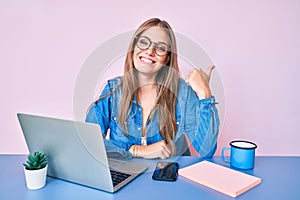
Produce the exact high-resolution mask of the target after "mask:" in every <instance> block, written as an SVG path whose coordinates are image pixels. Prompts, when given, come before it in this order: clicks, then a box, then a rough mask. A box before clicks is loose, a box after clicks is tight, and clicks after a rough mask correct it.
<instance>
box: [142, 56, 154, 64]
mask: <svg viewBox="0 0 300 200" xmlns="http://www.w3.org/2000/svg"><path fill="white" fill-rule="evenodd" d="M141 61H143V62H145V63H153V61H152V60H149V59H147V58H144V57H142V58H141Z"/></svg>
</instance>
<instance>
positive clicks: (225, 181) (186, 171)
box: [178, 161, 261, 197]
mask: <svg viewBox="0 0 300 200" xmlns="http://www.w3.org/2000/svg"><path fill="white" fill-rule="evenodd" d="M178 173H179V175H181V176H184V177H186V178H188V179H190V180H192V181H195V182H197V183H200V184H202V185H205V186H207V187H210V188H212V189H214V190H217V191H220V192H222V193H224V194H227V195H229V196H232V197H237V196H238V195H240V194H242V193H244V192H246V191H247V190H249V189H251V188H253V187H255V186H256V185H258V184H259V183H261V178H258V177H255V176H251V175H248V174H245V173H242V172H239V171H236V170H233V169H230V168H227V167H223V166H221V165H218V164H214V163H211V162H208V161H202V162H199V163H196V164H194V165H191V166H188V167H185V168H182V169H179V171H178Z"/></svg>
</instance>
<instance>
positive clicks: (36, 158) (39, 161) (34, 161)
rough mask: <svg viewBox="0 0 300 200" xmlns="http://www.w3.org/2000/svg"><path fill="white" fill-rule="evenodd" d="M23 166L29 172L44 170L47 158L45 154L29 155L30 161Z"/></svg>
mask: <svg viewBox="0 0 300 200" xmlns="http://www.w3.org/2000/svg"><path fill="white" fill-rule="evenodd" d="M23 165H24V167H25V169H27V170H38V169H42V168H44V167H46V165H47V157H46V155H45V154H44V153H43V152H39V151H36V152H34V153H33V154H29V155H28V159H27V161H26V163H23Z"/></svg>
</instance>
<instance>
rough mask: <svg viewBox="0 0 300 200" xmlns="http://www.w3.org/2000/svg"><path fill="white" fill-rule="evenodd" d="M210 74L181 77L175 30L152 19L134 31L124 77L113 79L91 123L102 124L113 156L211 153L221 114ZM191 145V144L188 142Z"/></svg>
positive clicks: (92, 110) (93, 110)
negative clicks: (218, 112)
mask: <svg viewBox="0 0 300 200" xmlns="http://www.w3.org/2000/svg"><path fill="white" fill-rule="evenodd" d="M213 68H214V66H210V67H209V68H208V70H207V72H206V73H205V72H203V71H202V70H201V69H194V70H192V71H191V72H190V73H189V75H188V76H187V77H186V79H185V80H182V79H181V78H180V77H179V68H178V62H177V47H176V41H175V36H174V33H173V31H172V29H171V27H170V25H169V24H168V23H167V22H166V21H162V20H160V19H157V18H153V19H150V20H147V21H146V22H144V23H143V24H142V25H141V26H140V27H139V28H138V29H137V31H136V32H135V33H134V35H133V37H132V39H131V41H130V45H129V49H128V52H127V56H126V60H125V67H124V75H123V76H122V77H117V78H114V79H112V80H109V81H108V83H107V85H106V86H105V88H104V89H103V91H102V94H101V95H100V97H99V98H98V99H97V100H96V101H95V102H94V103H93V104H92V105H91V107H90V109H89V111H88V114H87V117H86V121H87V122H92V123H98V124H99V125H100V127H101V129H102V132H103V136H104V137H105V136H106V135H107V132H108V130H110V139H105V145H106V150H107V152H108V155H111V156H113V155H115V154H114V153H120V154H122V155H125V156H126V155H127V156H128V155H129V156H133V157H143V158H148V159H152V158H162V159H165V158H168V157H170V156H171V155H186V154H189V152H190V151H189V150H191V149H192V150H193V151H196V152H197V153H198V154H199V155H200V156H203V157H210V156H212V155H213V154H214V152H215V150H216V141H217V137H218V128H219V118H218V114H217V110H216V107H215V99H214V97H213V96H212V95H211V91H210V88H209V79H210V75H211V72H212V70H213ZM187 144H191V145H187Z"/></svg>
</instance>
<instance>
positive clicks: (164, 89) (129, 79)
mask: <svg viewBox="0 0 300 200" xmlns="http://www.w3.org/2000/svg"><path fill="white" fill-rule="evenodd" d="M154 26H158V27H160V28H162V29H163V30H164V31H165V32H166V34H167V36H168V39H169V42H170V44H169V45H170V50H169V52H168V56H169V59H168V62H167V63H166V66H164V67H162V68H161V70H160V71H159V72H158V75H157V77H156V85H157V98H156V105H158V106H159V107H162V108H163V109H157V113H158V119H159V120H158V121H159V123H160V124H159V128H160V134H161V136H162V138H163V140H165V141H167V143H171V141H172V139H173V138H174V136H175V134H176V132H177V126H176V119H175V104H176V99H177V98H176V97H177V91H178V82H179V68H178V61H177V46H176V40H175V35H174V32H173V30H172V28H171V26H170V25H169V24H168V23H167V22H166V21H162V20H160V19H158V18H152V19H149V20H147V21H146V22H144V23H143V24H142V25H141V26H140V27H139V28H138V29H137V30H136V32H135V33H134V35H133V37H132V39H131V41H130V44H129V48H128V51H127V56H126V60H125V66H124V76H123V81H122V97H121V102H120V108H119V116H118V120H119V124H120V126H121V128H122V129H123V130H124V129H125V130H126V120H127V118H128V116H129V113H130V110H131V109H132V100H133V99H134V97H138V95H137V94H138V88H139V81H138V78H137V71H136V70H135V67H134V63H133V53H134V48H135V44H136V38H137V37H138V36H140V35H141V34H142V33H143V32H144V31H145V30H147V29H149V28H151V27H154ZM128 108H129V109H128ZM152 111H153V110H152Z"/></svg>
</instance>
